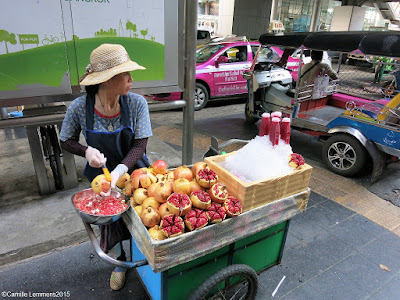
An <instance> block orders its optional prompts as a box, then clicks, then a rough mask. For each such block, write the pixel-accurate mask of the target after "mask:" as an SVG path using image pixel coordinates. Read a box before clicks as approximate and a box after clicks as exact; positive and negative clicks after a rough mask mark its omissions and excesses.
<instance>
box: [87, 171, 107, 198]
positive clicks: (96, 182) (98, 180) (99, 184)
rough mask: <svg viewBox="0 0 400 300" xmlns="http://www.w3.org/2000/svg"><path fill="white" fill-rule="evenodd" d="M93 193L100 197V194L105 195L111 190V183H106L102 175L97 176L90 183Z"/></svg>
mask: <svg viewBox="0 0 400 300" xmlns="http://www.w3.org/2000/svg"><path fill="white" fill-rule="evenodd" d="M91 186H92V189H93V192H94V193H95V194H98V195H100V193H101V192H103V193H107V192H108V191H109V189H110V188H111V183H110V182H109V181H107V179H106V176H105V175H104V174H101V175H97V176H96V177H95V178H94V179H93V181H92V183H91Z"/></svg>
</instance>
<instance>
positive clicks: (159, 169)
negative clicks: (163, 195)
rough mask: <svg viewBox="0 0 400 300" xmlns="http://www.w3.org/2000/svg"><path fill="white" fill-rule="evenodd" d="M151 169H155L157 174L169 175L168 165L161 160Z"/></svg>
mask: <svg viewBox="0 0 400 300" xmlns="http://www.w3.org/2000/svg"><path fill="white" fill-rule="evenodd" d="M151 167H152V168H153V171H154V173H156V174H165V173H167V163H166V162H165V161H163V160H161V159H159V160H156V161H155V162H154V164H153V165H152V166H151Z"/></svg>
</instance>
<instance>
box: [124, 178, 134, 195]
mask: <svg viewBox="0 0 400 300" xmlns="http://www.w3.org/2000/svg"><path fill="white" fill-rule="evenodd" d="M122 194H124V195H127V196H129V197H130V196H132V195H133V188H132V182H131V181H128V182H127V183H126V184H125V188H124V189H123V190H122Z"/></svg>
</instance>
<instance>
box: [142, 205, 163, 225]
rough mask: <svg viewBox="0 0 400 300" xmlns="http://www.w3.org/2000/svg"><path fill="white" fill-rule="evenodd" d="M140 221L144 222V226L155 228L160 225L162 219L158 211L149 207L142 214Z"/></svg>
mask: <svg viewBox="0 0 400 300" xmlns="http://www.w3.org/2000/svg"><path fill="white" fill-rule="evenodd" d="M140 219H141V220H142V222H143V224H144V226H146V227H153V226H155V225H157V224H159V223H160V220H161V217H160V214H159V213H158V210H157V209H154V208H153V207H151V206H149V207H147V208H146V209H143V210H142V212H141V213H140Z"/></svg>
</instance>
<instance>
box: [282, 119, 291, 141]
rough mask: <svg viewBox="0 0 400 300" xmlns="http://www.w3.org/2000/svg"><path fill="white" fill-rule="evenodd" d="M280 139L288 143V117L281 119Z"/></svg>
mask: <svg viewBox="0 0 400 300" xmlns="http://www.w3.org/2000/svg"><path fill="white" fill-rule="evenodd" d="M281 139H282V140H284V142H285V143H286V144H290V118H283V119H282V128H281Z"/></svg>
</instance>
